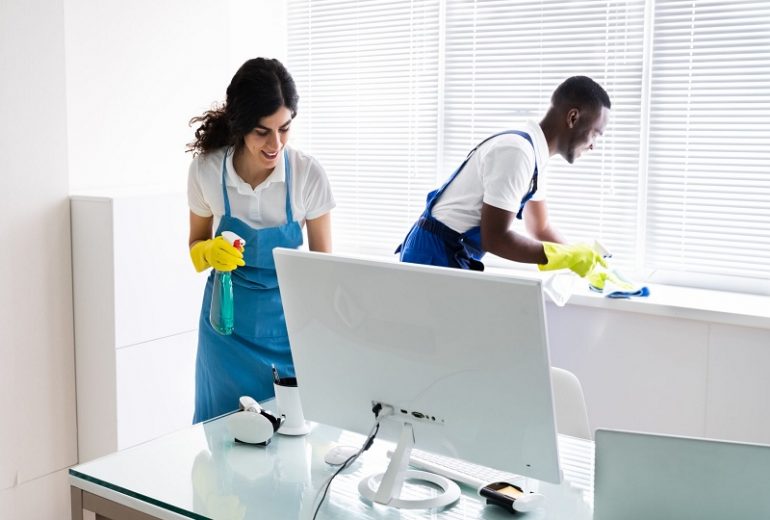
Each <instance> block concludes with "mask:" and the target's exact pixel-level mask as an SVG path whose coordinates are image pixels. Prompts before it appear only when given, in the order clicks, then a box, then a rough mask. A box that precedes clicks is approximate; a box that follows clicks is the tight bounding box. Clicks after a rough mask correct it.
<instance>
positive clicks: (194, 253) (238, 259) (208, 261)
mask: <svg viewBox="0 0 770 520" xmlns="http://www.w3.org/2000/svg"><path fill="white" fill-rule="evenodd" d="M190 258H192V263H193V265H194V266H195V270H196V271H198V272H199V273H200V272H201V271H203V270H205V269H207V268H209V267H213V268H214V269H216V270H217V271H232V270H234V269H236V268H237V267H239V266H242V265H246V262H244V261H243V253H241V252H240V251H239V250H238V249H237V248H235V247H233V246H232V245H230V243H229V242H228V241H227V240H225V239H224V238H223V237H222V236H221V235H220V236H218V237H216V238H210V239H209V240H201V241H200V242H196V243H195V244H194V245H193V246H192V247H191V248H190Z"/></svg>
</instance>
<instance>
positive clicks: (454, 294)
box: [274, 249, 560, 482]
mask: <svg viewBox="0 0 770 520" xmlns="http://www.w3.org/2000/svg"><path fill="white" fill-rule="evenodd" d="M274 256H275V264H276V268H277V271H278V279H279V285H280V291H281V297H282V300H283V307H284V311H285V314H286V325H287V328H288V332H289V341H290V344H291V349H292V355H293V357H294V365H295V369H296V374H297V380H298V383H299V390H300V396H301V400H302V406H303V410H304V413H305V417H306V418H308V419H310V420H313V421H317V422H321V423H325V424H330V425H333V426H337V427H341V428H344V429H347V430H351V431H355V432H359V433H364V434H365V433H366V432H368V431H370V429H371V427H372V424H373V420H374V416H373V414H372V411H371V410H372V405H373V403H383V404H389V405H392V406H393V408H394V409H395V414H394V415H393V416H392V417H391V418H389V419H388V420H385V421H383V422H382V424H381V429H380V433H379V435H378V438H386V439H389V440H393V441H399V439H402V438H403V437H404V425H405V424H407V425H409V427H410V428H411V430H412V431H413V435H414V437H413V438H414V446H415V447H417V448H419V449H422V450H426V451H431V452H435V453H438V454H441V455H448V456H452V457H456V458H459V459H464V460H467V461H469V462H473V463H477V464H482V465H485V466H489V467H492V468H495V469H499V470H502V471H508V472H512V473H516V474H520V475H524V476H528V477H533V478H536V479H538V480H545V481H549V482H559V481H560V472H559V461H558V450H557V434H556V427H555V419H554V406H553V399H552V391H551V376H550V361H549V355H548V339H547V332H546V322H545V306H544V302H543V294H542V289H541V281H540V280H536V279H531V278H526V277H518V276H516V275H510V276H509V275H493V274H489V273H478V272H472V271H463V270H459V269H448V268H442V267H432V266H421V265H414V264H406V263H396V262H391V261H378V260H370V259H362V258H354V257H346V256H340V255H331V254H322V253H312V252H305V251H296V250H287V249H276V250H275V252H274ZM409 448H411V446H409V447H407V456H408V449H409ZM397 452H398V450H397ZM395 458H396V457H395V456H394V459H395Z"/></svg>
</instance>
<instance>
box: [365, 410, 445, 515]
mask: <svg viewBox="0 0 770 520" xmlns="http://www.w3.org/2000/svg"><path fill="white" fill-rule="evenodd" d="M413 447H414V429H413V428H412V425H411V423H408V422H405V423H403V425H402V427H401V435H400V437H399V439H398V444H397V445H396V450H395V451H394V452H393V456H392V457H391V459H390V464H388V469H387V470H386V471H385V473H380V474H377V475H370V476H368V477H366V478H364V479H363V480H362V481H361V482H359V484H358V492H359V493H361V496H363V497H364V498H366V499H368V500H370V501H371V502H376V503H378V504H383V505H387V506H392V507H398V508H401V509H430V508H438V507H445V506H448V505H449V504H452V503H454V502H455V501H457V499H458V498H460V487H459V486H458V485H457V484H456V483H455V482H453V481H451V480H449V479H447V478H446V477H442V476H439V475H434V474H433V473H428V472H425V471H415V470H407V466H408V465H409V456H410V454H411V452H412V448H413ZM404 480H422V481H425V482H429V483H431V484H434V485H436V486H438V487H439V488H441V490H442V493H440V494H439V495H436V496H433V497H428V498H417V499H408V498H401V487H402V486H403V484H404ZM378 481H379V485H378ZM375 486H376V489H375Z"/></svg>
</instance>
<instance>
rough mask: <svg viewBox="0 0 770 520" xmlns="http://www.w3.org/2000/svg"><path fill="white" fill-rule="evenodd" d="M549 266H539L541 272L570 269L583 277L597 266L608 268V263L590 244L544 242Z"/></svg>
mask: <svg viewBox="0 0 770 520" xmlns="http://www.w3.org/2000/svg"><path fill="white" fill-rule="evenodd" d="M543 251H544V252H545V257H546V258H547V259H548V263H547V264H539V265H538V266H537V267H538V268H539V269H540V270H541V271H552V270H555V269H570V270H572V271H574V272H575V273H577V274H578V275H579V276H581V277H583V276H585V275H587V274H588V273H590V272H592V271H593V270H594V267H596V265H597V264H599V265H601V266H603V267H607V262H605V261H604V258H602V257H601V255H600V254H599V253H597V252H596V251H594V249H593V247H591V246H590V245H588V244H557V243H555V242H543Z"/></svg>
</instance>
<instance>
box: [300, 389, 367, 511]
mask: <svg viewBox="0 0 770 520" xmlns="http://www.w3.org/2000/svg"><path fill="white" fill-rule="evenodd" d="M381 410H382V405H381V404H380V403H376V404H375V405H374V406H373V407H372V413H374V417H375V419H377V422H376V423H375V425H374V431H373V432H372V433H371V434H370V435H369V438H367V439H366V441H365V442H364V444H363V446H361V449H360V450H358V452H356V453H355V454H353V455H351V456H350V457H348V459H347V460H346V461H345V462H343V463H342V465H341V466H340V467H339V468H337V471H335V472H334V474H333V475H332V476H331V478H330V479H329V480H327V481H326V484H325V485H324V490H323V494H322V495H321V499H320V500H319V501H318V505H317V506H316V508H315V512H314V513H313V520H316V516H318V512H319V511H320V510H321V506H322V505H323V503H324V500H325V499H326V494H327V493H328V492H329V488H330V487H331V485H332V480H334V479H335V478H336V477H337V475H339V474H340V473H342V471H344V470H345V469H347V468H348V467H349V466H350V465H351V464H353V463H354V462H355V461H356V459H358V457H360V456H361V454H362V453H363V452H365V451H366V450H368V449H369V448H371V447H372V444H374V438H375V437H377V432H379V431H380V421H379V416H380V411H381Z"/></svg>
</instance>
